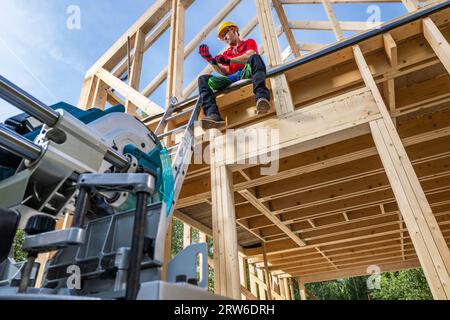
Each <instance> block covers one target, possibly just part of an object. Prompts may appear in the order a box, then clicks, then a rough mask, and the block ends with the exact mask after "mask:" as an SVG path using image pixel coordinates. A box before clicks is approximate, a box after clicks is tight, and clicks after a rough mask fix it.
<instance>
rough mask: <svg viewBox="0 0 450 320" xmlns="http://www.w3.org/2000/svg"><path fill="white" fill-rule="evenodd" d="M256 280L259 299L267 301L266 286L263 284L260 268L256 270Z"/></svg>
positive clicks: (263, 278)
mask: <svg viewBox="0 0 450 320" xmlns="http://www.w3.org/2000/svg"><path fill="white" fill-rule="evenodd" d="M256 274H257V279H258V280H259V281H258V289H259V299H260V300H267V294H266V292H267V284H266V282H265V276H264V271H263V270H262V269H260V268H257V269H256Z"/></svg>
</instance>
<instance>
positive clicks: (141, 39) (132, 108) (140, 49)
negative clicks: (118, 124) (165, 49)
mask: <svg viewBox="0 0 450 320" xmlns="http://www.w3.org/2000/svg"><path fill="white" fill-rule="evenodd" d="M144 46H145V33H144V32H142V30H138V31H137V34H136V41H135V43H134V58H133V62H132V63H131V62H130V65H131V69H130V74H129V75H128V82H129V86H130V87H131V88H133V89H135V90H137V91H139V84H140V81H141V71H142V61H143V60H144ZM125 108H126V112H127V113H128V114H130V115H133V116H135V115H136V105H134V104H133V103H132V102H131V101H127V104H126V106H125Z"/></svg>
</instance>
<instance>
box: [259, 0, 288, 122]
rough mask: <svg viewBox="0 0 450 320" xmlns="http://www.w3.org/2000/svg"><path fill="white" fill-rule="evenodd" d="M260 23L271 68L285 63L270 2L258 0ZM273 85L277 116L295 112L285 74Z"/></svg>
mask: <svg viewBox="0 0 450 320" xmlns="http://www.w3.org/2000/svg"><path fill="white" fill-rule="evenodd" d="M256 11H257V14H258V22H259V26H260V28H261V34H262V38H263V45H264V52H265V53H266V58H267V63H268V65H269V67H274V66H276V65H279V64H281V63H282V62H283V59H282V57H281V51H280V46H279V44H278V37H277V32H276V28H275V24H274V22H273V17H272V10H271V8H270V4H269V1H268V0H256ZM270 82H271V84H272V94H273V101H274V103H275V108H276V110H277V115H279V116H281V115H284V114H286V113H289V112H292V111H294V103H293V102H292V95H291V91H290V89H289V85H288V83H287V80H286V76H285V75H284V74H282V75H278V76H275V77H271V78H270Z"/></svg>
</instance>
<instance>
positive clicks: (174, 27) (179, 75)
mask: <svg viewBox="0 0 450 320" xmlns="http://www.w3.org/2000/svg"><path fill="white" fill-rule="evenodd" d="M185 13H186V9H185V7H184V5H183V3H182V1H181V0H172V22H171V33H170V47H169V63H168V74H167V93H166V104H167V105H169V99H170V97H176V98H178V99H181V98H182V95H183V77H184V72H183V71H184V70H183V67H184V33H185Z"/></svg>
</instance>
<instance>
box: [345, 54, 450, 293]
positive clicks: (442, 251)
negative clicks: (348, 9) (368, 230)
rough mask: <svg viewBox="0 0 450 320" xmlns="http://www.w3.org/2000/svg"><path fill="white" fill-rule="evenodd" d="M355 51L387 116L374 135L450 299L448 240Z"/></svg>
mask: <svg viewBox="0 0 450 320" xmlns="http://www.w3.org/2000/svg"><path fill="white" fill-rule="evenodd" d="M353 51H354V54H355V59H356V63H357V64H358V67H359V69H360V72H361V75H362V77H363V79H364V82H365V83H366V85H367V87H368V88H370V89H371V91H372V94H373V95H374V98H375V101H376V102H377V105H378V107H379V109H380V112H381V114H382V115H383V119H380V120H377V121H374V122H371V123H370V128H371V131H372V136H373V138H374V141H375V145H376V147H377V149H378V152H379V154H380V157H381V160H382V162H383V166H384V168H385V170H386V174H387V175H388V178H389V181H390V183H391V186H392V189H393V191H394V194H395V197H396V199H397V204H398V205H399V207H400V212H401V213H402V216H403V219H404V220H405V224H406V226H407V228H408V231H409V234H410V236H411V239H412V240H413V243H414V246H415V248H416V251H417V255H418V257H419V260H420V262H421V264H422V267H423V269H424V272H425V275H426V277H427V280H428V282H429V285H430V289H431V291H432V292H433V296H434V297H435V298H437V299H450V287H449V284H450V252H449V250H448V247H447V244H446V242H445V240H444V238H443V235H442V232H441V231H440V229H439V226H438V225H437V221H436V218H435V217H434V216H433V213H432V211H431V207H430V205H429V203H428V201H427V199H426V197H425V194H424V191H423V189H422V187H421V185H420V183H419V179H418V178H417V175H416V173H415V172H414V169H413V167H412V164H411V162H410V160H409V158H408V155H407V153H406V151H405V148H404V146H403V145H402V142H401V140H400V137H399V136H398V133H397V131H396V129H395V127H394V124H393V122H392V119H391V117H390V115H389V113H388V111H387V108H386V105H385V104H384V101H383V99H382V98H381V94H380V92H379V90H378V87H377V86H376V84H375V81H374V79H373V77H372V74H371V72H370V69H369V67H368V66H367V63H366V61H365V59H364V56H363V54H362V52H361V49H360V48H359V47H358V46H355V47H353Z"/></svg>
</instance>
